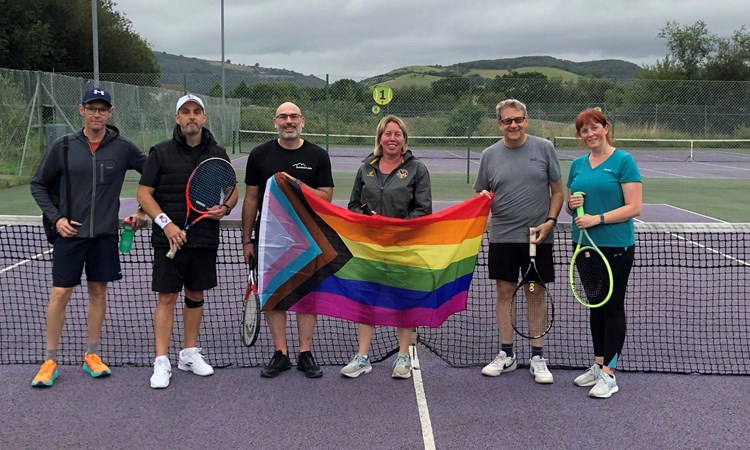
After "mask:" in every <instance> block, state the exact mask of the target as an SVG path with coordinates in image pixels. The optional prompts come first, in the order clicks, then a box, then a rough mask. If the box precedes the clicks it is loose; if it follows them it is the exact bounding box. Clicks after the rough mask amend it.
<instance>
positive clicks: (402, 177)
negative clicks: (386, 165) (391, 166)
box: [396, 169, 409, 180]
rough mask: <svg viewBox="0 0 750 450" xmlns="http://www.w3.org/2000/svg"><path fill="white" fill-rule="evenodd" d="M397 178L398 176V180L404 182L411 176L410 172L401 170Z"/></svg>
mask: <svg viewBox="0 0 750 450" xmlns="http://www.w3.org/2000/svg"><path fill="white" fill-rule="evenodd" d="M396 176H397V177H398V178H399V179H400V180H403V179H404V178H406V177H408V176H409V171H408V170H406V169H399V170H398V172H396Z"/></svg>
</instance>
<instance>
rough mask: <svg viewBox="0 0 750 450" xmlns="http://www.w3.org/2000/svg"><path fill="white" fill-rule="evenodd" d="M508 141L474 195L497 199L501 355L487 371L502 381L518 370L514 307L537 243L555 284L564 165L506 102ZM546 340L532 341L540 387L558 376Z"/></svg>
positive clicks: (544, 274)
mask: <svg viewBox="0 0 750 450" xmlns="http://www.w3.org/2000/svg"><path fill="white" fill-rule="evenodd" d="M495 109H496V111H497V120H498V122H497V123H498V127H499V128H500V131H501V132H502V134H503V139H502V140H501V141H499V142H497V143H496V144H494V145H492V146H490V147H488V148H486V149H485V150H484V151H483V152H482V158H481V160H480V162H479V174H478V176H477V180H476V182H475V183H474V190H475V191H477V192H479V193H480V194H483V195H486V196H489V194H490V192H491V193H493V194H494V197H493V200H492V217H491V219H490V251H489V262H488V268H489V277H490V278H491V279H494V280H496V283H497V303H496V304H495V308H496V313H495V315H496V318H497V325H498V328H499V330H500V353H499V354H498V355H497V357H496V358H495V359H494V360H493V361H492V362H491V363H489V364H488V365H487V366H485V367H484V368H483V369H482V374H483V375H487V376H491V377H496V376H498V375H500V374H501V373H503V372H510V371H512V370H515V369H516V365H517V364H516V355H515V353H514V352H513V329H512V326H511V320H510V303H511V298H512V296H513V291H514V290H515V288H516V284H517V283H518V279H519V276H520V275H521V271H522V270H526V268H527V267H528V265H529V239H530V238H529V229H531V235H532V237H531V242H532V243H534V244H537V245H538V247H537V258H536V264H537V269H538V271H539V275H540V277H541V278H542V280H541V281H542V282H544V283H545V284H547V283H550V282H552V281H554V279H555V269H554V262H553V261H552V243H553V240H554V236H553V233H552V230H553V228H554V227H555V224H556V223H557V216H558V215H559V214H560V209H561V208H562V203H563V185H562V179H561V176H560V162H559V161H558V159H557V154H556V152H555V148H554V146H553V145H552V144H551V143H550V142H549V141H547V140H545V139H541V138H538V137H536V136H530V135H527V134H526V127H528V122H529V119H528V116H527V113H526V105H524V104H523V103H521V102H520V101H518V100H514V99H508V100H504V101H502V102H500V103H498V105H497V106H496V108H495ZM543 346H544V338H539V339H533V340H532V341H531V355H532V357H531V360H530V361H529V364H530V371H531V374H532V375H534V379H535V380H536V382H537V383H543V384H548V383H552V382H553V377H552V374H551V373H550V371H549V370H548V369H547V363H546V359H544V357H543Z"/></svg>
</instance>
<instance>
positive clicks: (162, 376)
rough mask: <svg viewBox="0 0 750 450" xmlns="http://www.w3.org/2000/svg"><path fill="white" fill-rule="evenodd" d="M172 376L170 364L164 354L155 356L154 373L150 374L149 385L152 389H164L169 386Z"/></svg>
mask: <svg viewBox="0 0 750 450" xmlns="http://www.w3.org/2000/svg"><path fill="white" fill-rule="evenodd" d="M170 378H172V364H171V363H170V362H169V358H167V357H166V356H157V357H156V359H155V360H154V374H153V375H151V387H152V388H153V389H164V388H166V387H167V386H169V379H170Z"/></svg>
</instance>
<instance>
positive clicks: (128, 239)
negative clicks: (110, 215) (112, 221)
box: [120, 217, 134, 253]
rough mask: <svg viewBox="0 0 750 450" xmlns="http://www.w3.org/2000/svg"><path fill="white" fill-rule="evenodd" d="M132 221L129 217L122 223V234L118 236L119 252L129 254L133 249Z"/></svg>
mask: <svg viewBox="0 0 750 450" xmlns="http://www.w3.org/2000/svg"><path fill="white" fill-rule="evenodd" d="M133 234H134V232H133V221H132V220H130V217H128V218H127V219H125V220H124V221H123V222H122V234H121V235H120V252H121V253H130V250H131V249H132V248H133Z"/></svg>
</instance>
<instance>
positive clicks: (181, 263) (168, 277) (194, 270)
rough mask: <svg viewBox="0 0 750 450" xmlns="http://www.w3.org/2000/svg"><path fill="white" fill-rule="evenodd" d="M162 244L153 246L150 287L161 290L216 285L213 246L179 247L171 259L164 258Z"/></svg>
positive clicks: (171, 291) (209, 287) (202, 289)
mask: <svg viewBox="0 0 750 450" xmlns="http://www.w3.org/2000/svg"><path fill="white" fill-rule="evenodd" d="M168 251H169V250H168V249H166V248H161V247H157V248H154V270H153V275H152V279H151V289H152V290H154V291H155V292H159V293H161V294H168V293H174V292H180V291H181V290H182V288H183V286H184V287H185V288H187V289H189V290H191V291H196V292H197V291H205V290H206V289H211V288H214V287H216V284H217V282H216V250H212V249H205V248H190V247H183V248H182V249H180V251H178V252H177V253H176V254H175V256H174V259H169V258H167V252H168Z"/></svg>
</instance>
